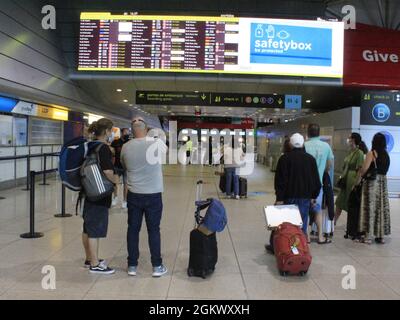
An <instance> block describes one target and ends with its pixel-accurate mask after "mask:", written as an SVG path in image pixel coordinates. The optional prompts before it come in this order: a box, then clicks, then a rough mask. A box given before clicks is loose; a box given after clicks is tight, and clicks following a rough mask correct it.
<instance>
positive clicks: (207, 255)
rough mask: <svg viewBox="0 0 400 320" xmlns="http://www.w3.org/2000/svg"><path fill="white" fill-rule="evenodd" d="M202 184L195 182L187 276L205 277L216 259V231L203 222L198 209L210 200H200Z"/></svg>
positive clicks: (212, 267)
mask: <svg viewBox="0 0 400 320" xmlns="http://www.w3.org/2000/svg"><path fill="white" fill-rule="evenodd" d="M202 185H203V182H202V181H198V182H197V197H196V198H197V201H196V214H195V217H196V226H195V228H194V229H193V230H192V231H191V232H190V252H189V266H188V269H187V274H188V276H189V277H193V276H194V277H201V278H203V279H205V278H206V277H207V276H208V275H210V274H211V273H213V272H214V270H215V265H216V264H217V261H218V247H217V237H216V233H215V232H214V231H213V230H209V228H208V227H207V226H206V225H204V224H203V218H202V217H201V216H200V211H201V210H204V209H206V208H208V207H209V206H210V203H211V200H212V199H208V200H207V201H200V199H201V189H202Z"/></svg>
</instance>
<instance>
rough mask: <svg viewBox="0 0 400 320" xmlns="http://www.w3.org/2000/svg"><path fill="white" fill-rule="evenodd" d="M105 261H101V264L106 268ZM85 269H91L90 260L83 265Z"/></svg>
mask: <svg viewBox="0 0 400 320" xmlns="http://www.w3.org/2000/svg"><path fill="white" fill-rule="evenodd" d="M105 262H106V261H105V260H104V259H99V264H101V265H103V266H105V265H106V264H105ZM83 267H84V268H86V269H89V268H90V261H89V260H85V263H84V265H83Z"/></svg>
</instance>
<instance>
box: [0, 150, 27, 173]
mask: <svg viewBox="0 0 400 320" xmlns="http://www.w3.org/2000/svg"><path fill="white" fill-rule="evenodd" d="M28 154H29V147H16V148H15V155H16V156H26V155H28ZM27 163H28V160H27V159H17V160H15V165H16V178H17V179H20V178H24V177H26V166H27ZM0 166H1V163H0Z"/></svg>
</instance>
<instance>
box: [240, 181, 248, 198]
mask: <svg viewBox="0 0 400 320" xmlns="http://www.w3.org/2000/svg"><path fill="white" fill-rule="evenodd" d="M239 196H240V197H242V198H247V179H246V178H242V177H239Z"/></svg>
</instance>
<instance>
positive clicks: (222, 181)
mask: <svg viewBox="0 0 400 320" xmlns="http://www.w3.org/2000/svg"><path fill="white" fill-rule="evenodd" d="M219 190H221V192H222V193H225V192H226V175H225V172H224V173H222V174H221V176H220V177H219Z"/></svg>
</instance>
